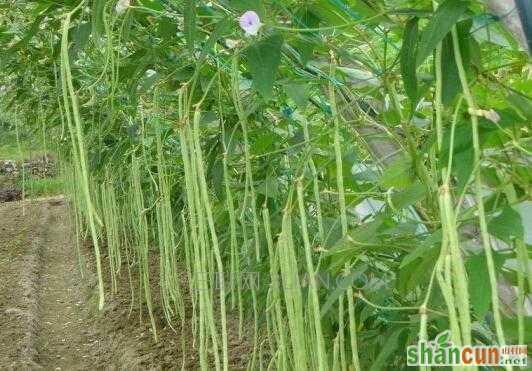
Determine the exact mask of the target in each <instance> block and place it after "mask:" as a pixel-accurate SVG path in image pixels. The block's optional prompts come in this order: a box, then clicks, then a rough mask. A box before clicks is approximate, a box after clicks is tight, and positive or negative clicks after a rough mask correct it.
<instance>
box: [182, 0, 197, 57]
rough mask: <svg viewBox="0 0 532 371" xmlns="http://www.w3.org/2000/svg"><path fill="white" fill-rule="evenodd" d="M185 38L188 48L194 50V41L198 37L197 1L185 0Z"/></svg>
mask: <svg viewBox="0 0 532 371" xmlns="http://www.w3.org/2000/svg"><path fill="white" fill-rule="evenodd" d="M184 18H185V38H186V40H187V47H188V50H189V51H190V52H191V53H192V52H193V51H194V41H195V39H196V1H195V0H185V11H184Z"/></svg>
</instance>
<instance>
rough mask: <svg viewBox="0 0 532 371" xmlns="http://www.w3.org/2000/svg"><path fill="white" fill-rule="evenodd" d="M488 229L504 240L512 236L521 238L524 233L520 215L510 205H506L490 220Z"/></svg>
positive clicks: (512, 237)
mask: <svg viewBox="0 0 532 371" xmlns="http://www.w3.org/2000/svg"><path fill="white" fill-rule="evenodd" d="M488 230H489V232H490V233H491V234H492V235H494V236H495V237H497V238H499V239H501V240H504V241H506V242H510V241H511V240H512V239H514V238H518V239H521V240H522V239H523V235H524V228H523V223H522V222H521V216H520V215H519V213H518V212H517V211H515V210H514V209H513V208H511V207H510V206H506V207H505V208H504V209H503V210H502V213H501V214H500V215H498V216H496V217H495V218H493V219H491V220H490V222H489V223H488Z"/></svg>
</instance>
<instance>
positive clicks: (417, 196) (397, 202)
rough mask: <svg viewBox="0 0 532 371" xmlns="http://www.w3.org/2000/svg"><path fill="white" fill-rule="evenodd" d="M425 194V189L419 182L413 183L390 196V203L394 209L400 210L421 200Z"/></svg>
mask: <svg viewBox="0 0 532 371" xmlns="http://www.w3.org/2000/svg"><path fill="white" fill-rule="evenodd" d="M426 194H427V187H426V186H425V185H423V184H422V183H420V182H415V183H414V184H412V185H411V186H409V187H408V188H406V189H405V190H404V191H400V192H395V193H394V194H393V195H392V203H393V206H394V207H395V208H396V209H402V208H405V207H407V206H410V205H413V204H414V203H416V202H418V201H419V200H422V199H423V198H425V195H426Z"/></svg>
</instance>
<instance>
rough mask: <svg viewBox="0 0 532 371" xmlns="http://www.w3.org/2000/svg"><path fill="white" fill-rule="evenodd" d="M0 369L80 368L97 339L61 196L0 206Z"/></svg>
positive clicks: (94, 351)
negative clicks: (0, 332)
mask: <svg viewBox="0 0 532 371" xmlns="http://www.w3.org/2000/svg"><path fill="white" fill-rule="evenodd" d="M0 231H1V232H2V233H0V282H1V286H0V326H1V327H0V328H1V329H2V336H1V337H0V369H45V370H86V369H91V368H92V366H93V365H94V364H95V363H94V362H95V356H98V354H99V353H101V350H102V349H109V351H111V350H112V349H111V348H106V347H104V346H102V345H103V344H102V341H106V339H105V338H104V339H98V338H97V337H96V336H95V331H94V326H95V321H94V320H93V318H92V317H91V311H90V308H89V306H88V305H87V300H88V295H89V294H90V289H89V288H88V286H87V284H86V280H84V279H83V277H81V273H80V270H79V266H78V264H77V261H78V256H77V254H76V251H75V249H74V248H73V245H72V241H71V225H70V214H69V212H68V209H67V205H66V202H65V201H64V200H63V199H62V198H57V199H48V200H41V201H32V202H25V203H24V204H22V203H21V202H16V203H5V204H0Z"/></svg>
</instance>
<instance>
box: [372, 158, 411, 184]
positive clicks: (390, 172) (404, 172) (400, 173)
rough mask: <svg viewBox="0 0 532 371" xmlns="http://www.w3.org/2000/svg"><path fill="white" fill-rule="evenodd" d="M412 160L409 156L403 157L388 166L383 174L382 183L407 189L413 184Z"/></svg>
mask: <svg viewBox="0 0 532 371" xmlns="http://www.w3.org/2000/svg"><path fill="white" fill-rule="evenodd" d="M412 179H413V169H412V161H411V160H410V158H408V157H401V158H400V159H398V160H396V161H395V162H394V163H393V164H391V165H390V166H388V167H387V168H386V170H385V171H384V173H383V174H382V176H381V179H380V184H381V186H383V187H385V188H391V187H395V188H399V189H405V188H407V187H408V186H410V185H411V184H412Z"/></svg>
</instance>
